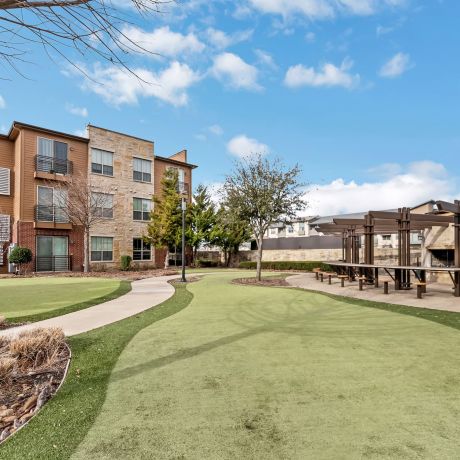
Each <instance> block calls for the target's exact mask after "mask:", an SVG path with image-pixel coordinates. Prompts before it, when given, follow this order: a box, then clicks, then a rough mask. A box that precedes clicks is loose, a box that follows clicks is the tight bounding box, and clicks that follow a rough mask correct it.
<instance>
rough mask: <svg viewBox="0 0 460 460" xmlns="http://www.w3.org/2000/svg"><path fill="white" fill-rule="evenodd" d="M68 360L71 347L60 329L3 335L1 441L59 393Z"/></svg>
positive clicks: (0, 354) (0, 351) (0, 344)
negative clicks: (10, 335)
mask: <svg viewBox="0 0 460 460" xmlns="http://www.w3.org/2000/svg"><path fill="white" fill-rule="evenodd" d="M69 362H70V349H69V347H68V346H67V344H66V342H65V337H64V333H63V332H62V330H60V329H57V328H48V329H43V328H37V329H34V330H31V331H24V332H22V333H20V334H18V335H14V336H12V337H9V336H0V443H1V442H2V441H4V440H5V439H7V438H8V436H10V435H12V434H13V433H15V432H16V431H17V430H18V429H19V428H21V427H22V426H23V425H24V424H25V423H27V422H28V421H29V420H30V419H31V418H32V417H33V416H34V415H35V414H36V413H37V412H38V411H39V410H40V409H41V407H42V406H43V405H44V404H45V403H46V402H47V401H48V400H49V399H50V398H51V397H52V396H53V395H54V394H55V393H56V391H57V389H58V388H59V385H60V384H61V382H62V380H63V379H64V377H65V373H66V370H67V367H68V363H69Z"/></svg>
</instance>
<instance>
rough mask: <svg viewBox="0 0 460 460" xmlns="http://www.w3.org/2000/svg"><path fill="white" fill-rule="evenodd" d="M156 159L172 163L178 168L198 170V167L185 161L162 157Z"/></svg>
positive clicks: (157, 156)
mask: <svg viewBox="0 0 460 460" xmlns="http://www.w3.org/2000/svg"><path fill="white" fill-rule="evenodd" d="M155 159H156V160H160V161H165V162H167V163H172V164H174V165H178V166H188V167H189V168H192V169H195V168H198V165H194V164H192V163H187V162H185V161H178V160H173V159H172V158H168V157H161V156H160V155H155Z"/></svg>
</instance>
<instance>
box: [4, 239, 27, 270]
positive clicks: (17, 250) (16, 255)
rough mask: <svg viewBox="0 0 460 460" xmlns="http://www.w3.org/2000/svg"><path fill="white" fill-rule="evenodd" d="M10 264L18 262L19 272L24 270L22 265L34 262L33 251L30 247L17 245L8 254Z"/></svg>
mask: <svg viewBox="0 0 460 460" xmlns="http://www.w3.org/2000/svg"><path fill="white" fill-rule="evenodd" d="M8 262H9V263H10V264H16V265H17V266H18V267H19V273H21V272H22V266H23V265H24V264H28V263H30V262H32V251H31V250H30V249H29V248H23V247H21V246H15V247H14V248H13V249H12V251H11V253H10V255H9V256H8Z"/></svg>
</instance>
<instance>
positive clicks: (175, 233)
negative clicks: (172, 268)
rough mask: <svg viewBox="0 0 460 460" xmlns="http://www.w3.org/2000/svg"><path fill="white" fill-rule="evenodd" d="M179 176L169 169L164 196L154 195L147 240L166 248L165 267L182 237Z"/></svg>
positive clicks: (164, 185) (165, 179) (164, 179)
mask: <svg viewBox="0 0 460 460" xmlns="http://www.w3.org/2000/svg"><path fill="white" fill-rule="evenodd" d="M178 185H179V177H178V173H177V171H176V170H174V169H168V170H166V172H165V175H164V177H163V179H162V181H161V186H162V196H161V197H156V196H154V197H153V204H154V207H153V211H152V212H151V214H150V222H149V224H148V227H147V235H146V236H145V240H146V241H148V242H149V243H150V244H152V245H153V246H155V247H156V248H166V255H165V261H164V267H165V269H166V268H168V267H169V248H170V247H172V246H180V245H181V239H182V210H181V200H182V197H181V195H180V194H179V192H178V189H179V187H178Z"/></svg>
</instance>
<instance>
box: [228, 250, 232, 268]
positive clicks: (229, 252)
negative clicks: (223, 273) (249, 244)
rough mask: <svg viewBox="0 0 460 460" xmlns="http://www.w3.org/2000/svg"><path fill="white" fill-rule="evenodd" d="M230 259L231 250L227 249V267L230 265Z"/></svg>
mask: <svg viewBox="0 0 460 460" xmlns="http://www.w3.org/2000/svg"><path fill="white" fill-rule="evenodd" d="M231 261H232V251H231V250H230V251H228V260H227V268H228V267H230V262H231Z"/></svg>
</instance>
